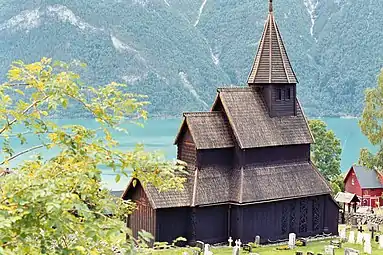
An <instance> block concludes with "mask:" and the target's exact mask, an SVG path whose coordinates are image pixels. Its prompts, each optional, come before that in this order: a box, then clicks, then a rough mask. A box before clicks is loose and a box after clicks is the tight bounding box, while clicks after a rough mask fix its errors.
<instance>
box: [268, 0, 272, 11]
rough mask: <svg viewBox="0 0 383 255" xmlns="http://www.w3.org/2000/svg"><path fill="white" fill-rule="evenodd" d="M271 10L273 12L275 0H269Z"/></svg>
mask: <svg viewBox="0 0 383 255" xmlns="http://www.w3.org/2000/svg"><path fill="white" fill-rule="evenodd" d="M269 12H273V0H269Z"/></svg>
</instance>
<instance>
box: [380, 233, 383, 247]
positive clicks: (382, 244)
mask: <svg viewBox="0 0 383 255" xmlns="http://www.w3.org/2000/svg"><path fill="white" fill-rule="evenodd" d="M379 248H380V249H383V235H380V236H379Z"/></svg>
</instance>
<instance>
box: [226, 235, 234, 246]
mask: <svg viewBox="0 0 383 255" xmlns="http://www.w3.org/2000/svg"><path fill="white" fill-rule="evenodd" d="M227 242H228V243H229V247H231V244H232V243H233V238H231V236H230V237H229V239H228V240H227Z"/></svg>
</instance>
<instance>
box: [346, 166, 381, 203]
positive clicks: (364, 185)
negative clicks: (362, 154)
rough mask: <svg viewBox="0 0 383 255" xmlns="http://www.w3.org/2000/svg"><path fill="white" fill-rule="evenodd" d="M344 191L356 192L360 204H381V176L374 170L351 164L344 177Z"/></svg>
mask: <svg viewBox="0 0 383 255" xmlns="http://www.w3.org/2000/svg"><path fill="white" fill-rule="evenodd" d="M344 184H345V185H344V186H345V191H346V192H349V193H354V194H356V195H357V196H358V197H359V199H360V201H361V205H362V206H371V207H378V206H382V205H383V199H382V194H383V176H382V175H381V174H379V173H378V172H377V171H376V170H372V169H368V168H366V167H363V166H352V167H351V168H350V170H349V171H348V172H347V174H346V176H345V178H344Z"/></svg>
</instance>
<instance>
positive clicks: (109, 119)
mask: <svg viewBox="0 0 383 255" xmlns="http://www.w3.org/2000/svg"><path fill="white" fill-rule="evenodd" d="M80 66H83V65H82V64H81V65H79V63H77V62H73V63H70V64H67V63H63V62H52V60H51V59H48V58H43V59H41V61H39V62H36V63H30V64H26V63H24V62H22V61H16V62H14V63H13V64H12V66H11V68H10V70H9V72H8V81H7V82H6V83H5V84H3V85H1V87H0V98H1V104H0V135H1V139H2V142H3V145H2V152H3V154H2V155H3V159H2V160H1V161H2V162H0V163H1V166H2V168H3V169H6V168H7V166H8V164H9V163H11V162H12V160H14V159H16V158H20V157H24V156H26V155H28V154H30V153H32V152H36V150H37V149H39V148H45V149H48V150H55V151H56V152H57V153H55V155H54V156H53V157H51V158H49V159H43V158H42V157H40V156H36V157H33V158H30V157H25V160H23V161H22V162H21V163H19V164H18V165H17V167H16V168H14V169H12V172H13V173H12V174H4V172H3V174H2V177H0V229H1V231H0V254H17V255H23V254H29V255H35V254H114V251H115V250H119V251H120V252H121V253H122V254H126V253H128V252H129V251H130V250H131V249H132V247H133V245H135V244H137V243H139V240H134V239H133V238H130V239H129V241H127V240H126V236H127V235H128V236H129V235H130V231H129V229H128V228H127V227H126V224H125V223H124V219H125V217H126V216H127V214H128V213H130V212H131V211H132V205H131V204H130V203H126V202H124V201H122V200H121V199H119V198H114V197H113V196H112V195H111V194H110V192H109V191H108V190H107V189H105V188H104V187H103V186H102V183H101V170H100V166H101V165H103V166H105V165H106V166H109V167H110V168H111V169H113V170H115V171H116V172H117V173H118V174H117V177H116V181H118V180H119V178H120V174H122V175H129V176H132V177H136V178H138V179H139V180H140V181H141V182H142V183H144V184H145V183H152V184H153V185H155V186H157V187H158V188H159V189H161V190H167V189H182V186H183V182H184V181H185V179H184V178H183V177H182V176H183V175H180V174H179V173H183V172H184V170H183V165H182V164H178V163H177V162H167V161H165V160H164V158H163V157H162V156H161V155H158V154H156V153H148V152H145V151H144V149H143V147H142V146H137V147H136V148H135V149H134V150H132V151H121V150H119V149H118V142H117V141H116V140H114V139H113V131H114V130H118V131H124V130H123V129H122V126H123V124H124V123H125V122H130V121H134V122H137V121H138V122H140V121H141V120H145V119H146V117H147V113H146V111H145V110H144V107H145V105H146V104H147V102H146V101H145V97H144V96H142V95H136V94H131V93H128V92H127V90H126V85H123V84H117V83H110V84H107V85H105V86H99V87H96V86H87V85H84V84H83V83H82V82H81V80H80V76H79V74H78V73H76V72H74V71H73V70H76V69H78V68H79V67H80ZM70 105H75V106H76V108H77V109H78V110H80V111H83V112H84V113H88V115H89V116H91V117H92V118H94V119H95V120H96V121H97V122H98V126H97V127H96V128H94V129H90V128H86V127H84V126H81V125H66V126H60V125H57V124H56V123H55V122H53V121H51V120H50V117H51V116H53V115H54V114H55V112H57V111H58V110H59V109H61V110H65V109H66V108H67V107H68V106H70ZM20 126H21V127H22V128H20ZM26 134H28V135H31V134H32V135H33V136H35V137H36V138H38V139H39V141H40V142H41V144H39V145H34V146H31V147H30V148H27V149H25V150H23V151H15V148H14V147H12V144H13V143H12V142H14V141H15V140H18V141H19V142H20V143H22V144H24V145H25V144H28V139H27V136H26ZM127 139H129V137H127ZM11 141H12V142H11ZM110 212H112V214H110Z"/></svg>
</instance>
